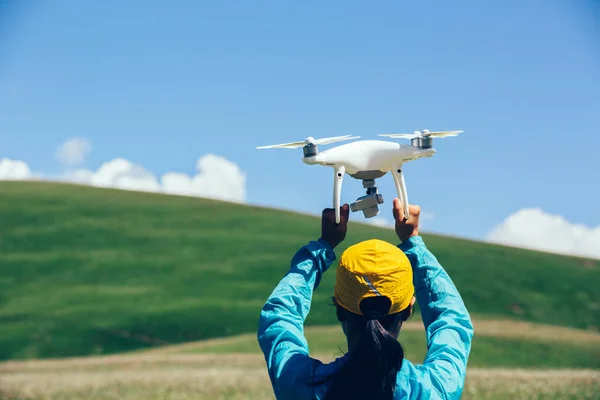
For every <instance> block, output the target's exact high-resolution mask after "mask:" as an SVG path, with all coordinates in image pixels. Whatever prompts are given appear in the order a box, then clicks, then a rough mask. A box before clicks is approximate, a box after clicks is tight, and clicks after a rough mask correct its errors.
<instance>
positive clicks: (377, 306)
mask: <svg viewBox="0 0 600 400" xmlns="http://www.w3.org/2000/svg"><path fill="white" fill-rule="evenodd" d="M363 303H364V304H363ZM386 304H387V307H386ZM389 305H390V302H389V299H388V298H386V297H372V298H367V299H365V300H363V301H362V302H361V311H362V312H363V314H365V315H362V316H361V315H357V314H353V313H350V312H348V311H346V310H344V309H342V308H339V307H338V319H340V320H344V319H348V323H349V326H350V329H352V330H353V331H355V333H356V334H357V335H360V336H359V337H360V339H359V342H358V343H357V344H356V345H355V346H354V347H353V348H352V351H351V352H350V354H349V357H348V360H347V361H346V362H345V363H344V365H343V366H342V367H341V368H340V370H339V371H338V372H337V373H336V374H335V375H333V376H332V377H331V379H332V382H331V385H330V387H329V390H328V392H327V395H326V396H325V400H338V399H348V400H351V399H373V400H392V399H393V397H394V390H395V388H396V376H397V374H398V371H400V368H401V367H402V361H403V359H404V350H403V349H402V346H401V345H400V343H399V342H398V340H397V339H396V338H395V337H394V336H393V335H392V334H390V332H388V329H390V328H391V327H392V326H393V325H394V324H397V323H398V322H399V321H398V319H399V318H402V320H406V319H407V317H408V315H409V314H410V310H408V309H407V310H404V311H402V312H400V313H398V314H393V315H386V316H384V317H380V316H381V315H382V314H384V313H385V312H386V311H387V310H389ZM363 306H364V307H363ZM363 308H365V310H363Z"/></svg>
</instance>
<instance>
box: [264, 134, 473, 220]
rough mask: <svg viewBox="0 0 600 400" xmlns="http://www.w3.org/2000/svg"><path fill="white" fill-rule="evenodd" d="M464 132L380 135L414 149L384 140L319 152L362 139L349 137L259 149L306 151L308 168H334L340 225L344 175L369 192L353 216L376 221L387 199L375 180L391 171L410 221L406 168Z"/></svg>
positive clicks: (348, 144) (353, 206)
mask: <svg viewBox="0 0 600 400" xmlns="http://www.w3.org/2000/svg"><path fill="white" fill-rule="evenodd" d="M462 132H463V131H440V132H430V131H428V130H427V129H425V130H423V131H415V132H413V133H390V134H380V135H379V136H386V137H390V138H402V139H410V141H411V144H410V145H405V144H399V143H395V142H387V141H383V140H359V141H356V142H352V143H347V144H344V145H341V146H337V147H334V148H332V149H328V150H325V151H322V152H319V149H318V145H324V144H330V143H335V142H340V141H344V140H351V139H358V138H359V137H360V136H351V135H345V136H335V137H330V138H323V139H315V138H313V137H308V138H306V139H305V140H303V141H298V142H291V143H284V144H276V145H272V146H260V147H257V149H272V148H283V149H292V148H298V147H303V150H304V157H303V158H302V161H303V162H304V163H305V164H308V165H315V164H319V165H326V166H330V167H333V169H334V172H335V175H334V178H333V179H334V184H333V207H334V209H335V219H336V222H337V223H339V222H340V197H341V193H342V180H343V178H344V174H348V175H350V176H351V177H352V178H355V179H361V180H362V181H363V187H364V188H366V189H367V195H366V196H363V197H359V198H358V199H357V200H356V202H354V203H352V204H351V205H350V209H351V210H352V212H356V211H361V210H362V211H363V214H364V216H365V218H372V217H374V216H376V215H378V214H379V207H378V204H383V196H381V194H379V193H378V192H377V187H376V186H375V179H378V178H381V177H383V176H384V175H385V174H387V173H388V172H389V171H391V172H392V176H393V177H394V182H395V184H396V190H397V191H398V198H399V199H400V200H401V201H402V202H403V204H404V216H405V217H406V218H408V216H409V213H408V194H407V192H406V184H405V183H404V175H403V174H402V165H403V164H404V163H405V162H408V161H413V160H416V159H419V158H423V157H431V156H433V155H434V154H435V149H433V148H432V145H433V138H444V137H448V136H456V135H458V134H459V133H462Z"/></svg>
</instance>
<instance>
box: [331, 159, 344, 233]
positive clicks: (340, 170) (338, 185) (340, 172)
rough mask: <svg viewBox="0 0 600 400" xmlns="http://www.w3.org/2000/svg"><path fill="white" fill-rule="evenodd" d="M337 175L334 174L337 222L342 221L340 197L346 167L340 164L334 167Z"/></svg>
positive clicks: (334, 201)
mask: <svg viewBox="0 0 600 400" xmlns="http://www.w3.org/2000/svg"><path fill="white" fill-rule="evenodd" d="M334 172H335V175H334V176H333V208H334V209H335V222H336V223H337V224H339V223H340V199H341V197H342V182H343V180H344V174H345V173H346V167H344V166H343V165H338V166H336V167H335V168H334Z"/></svg>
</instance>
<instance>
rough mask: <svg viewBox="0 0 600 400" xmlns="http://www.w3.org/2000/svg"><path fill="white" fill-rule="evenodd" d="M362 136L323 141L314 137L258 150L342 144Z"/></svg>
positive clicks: (330, 138) (346, 136) (260, 147)
mask: <svg viewBox="0 0 600 400" xmlns="http://www.w3.org/2000/svg"><path fill="white" fill-rule="evenodd" d="M359 137H360V136H352V135H344V136H333V137H328V138H322V139H315V138H313V137H312V136H309V137H307V138H306V139H304V140H302V141H297V142H290V143H282V144H273V145H270V146H259V147H257V149H295V148H298V147H304V146H307V145H311V144H312V145H320V144H330V143H335V142H341V141H343V140H351V139H358V138H359Z"/></svg>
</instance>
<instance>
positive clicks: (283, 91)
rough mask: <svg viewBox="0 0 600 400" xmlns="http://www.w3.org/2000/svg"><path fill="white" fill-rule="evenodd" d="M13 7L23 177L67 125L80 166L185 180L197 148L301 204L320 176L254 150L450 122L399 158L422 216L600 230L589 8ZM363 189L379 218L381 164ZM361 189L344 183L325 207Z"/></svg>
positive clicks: (307, 202)
mask: <svg viewBox="0 0 600 400" xmlns="http://www.w3.org/2000/svg"><path fill="white" fill-rule="evenodd" d="M16 3H17V2H16V1H14V2H10V3H9V2H4V4H3V6H0V158H2V157H8V158H10V159H14V160H23V161H24V162H26V163H27V164H28V165H29V167H30V168H31V169H32V170H33V171H39V172H43V173H46V174H58V173H60V171H61V170H62V168H63V167H62V166H61V164H60V163H58V162H57V160H56V157H55V151H56V148H57V147H58V146H59V145H60V144H61V143H63V142H64V141H65V140H67V139H69V138H71V137H82V138H86V139H87V140H89V141H90V142H91V143H92V146H93V150H92V151H91V153H90V154H89V155H88V157H87V158H86V159H85V164H84V167H85V168H88V169H90V170H97V169H98V168H99V167H100V166H101V165H102V164H103V163H105V162H107V161H109V160H111V159H115V158H118V157H122V158H124V159H126V160H130V161H131V162H132V163H136V164H140V165H142V166H144V168H146V169H147V170H149V171H151V172H152V173H154V174H156V175H161V174H164V173H167V172H169V171H177V172H182V173H186V174H190V175H191V174H194V173H195V164H196V161H197V160H198V158H199V157H200V156H202V155H203V154H207V153H211V154H216V155H219V156H223V157H225V158H227V159H228V160H231V161H233V162H235V163H236V164H237V165H238V166H239V167H240V168H241V169H242V170H243V171H244V172H245V174H246V177H247V180H246V191H247V195H246V201H247V202H249V203H254V204H261V205H268V206H275V207H281V208H288V209H294V210H299V211H303V212H311V213H319V212H320V210H321V209H322V208H323V207H328V206H330V205H331V197H332V195H331V192H332V172H331V171H330V170H329V169H327V168H323V167H316V166H312V167H309V166H306V165H304V164H302V162H301V161H300V157H301V149H295V150H269V151H265V150H263V151H258V150H255V147H256V146H259V145H264V144H273V143H281V142H287V141H294V140H300V139H304V138H305V137H307V136H315V137H323V136H337V135H342V134H348V133H351V134H355V135H360V136H362V138H375V137H376V136H375V135H376V134H377V133H379V132H412V131H413V130H415V129H424V128H428V129H462V130H464V131H465V132H464V134H463V135H461V136H459V137H454V138H448V139H444V140H442V141H438V142H437V143H436V148H437V149H438V152H437V154H436V155H435V157H433V158H431V159H427V160H418V161H415V162H413V163H411V164H407V166H406V167H405V169H404V170H405V173H406V182H407V186H408V193H409V199H410V200H411V202H413V203H418V204H420V205H421V206H422V207H423V209H424V210H426V211H427V212H429V213H431V214H434V215H435V217H434V218H429V219H428V220H427V221H426V222H425V226H426V227H427V228H428V229H429V230H431V231H437V232H442V233H446V234H452V235H458V236H466V237H472V238H484V237H485V236H486V234H488V233H489V232H490V230H492V229H493V228H494V227H497V226H498V225H499V224H501V223H502V222H503V221H505V219H506V218H507V217H509V216H510V215H511V214H513V213H515V212H517V211H518V210H520V209H527V208H532V207H535V208H539V209H541V210H543V212H544V213H547V214H548V215H556V216H562V217H563V218H564V219H565V220H566V221H568V222H569V223H570V224H583V225H585V226H586V227H587V228H589V229H595V228H594V227H597V226H599V225H600V208H599V207H598V204H600V202H599V200H600V189H599V184H598V182H599V181H600V179H599V177H598V176H599V173H598V171H599V170H600V157H598V149H599V148H600V139H599V136H600V126H599V125H598V121H599V118H600V6H598V4H597V3H596V2H592V1H589V2H586V1H579V2H571V1H555V0H537V1H536V0H531V1H527V2H521V1H503V2H483V1H466V0H465V1H460V2H442V1H421V2H407V1H396V2H391V1H386V2H375V3H367V2H358V1H343V2H342V1H329V2H317V1H303V2H275V1H270V2H269V1H258V2H231V1H219V2H205V1H179V2H176V5H174V3H172V4H168V2H163V1H150V0H148V1H144V2H142V1H137V0H132V1H128V2H120V1H115V0H111V1H103V2H78V1H63V0H57V1H53V2H41V1H30V2H19V5H18V6H17V5H16ZM378 185H379V188H380V190H381V192H382V193H383V195H384V198H385V199H386V203H385V204H384V205H383V211H382V214H383V215H384V216H386V217H388V216H391V212H390V211H389V208H391V200H392V198H393V197H395V196H396V194H395V188H394V185H393V181H392V177H391V176H386V177H384V178H383V179H382V180H380V182H379V183H378ZM362 194H363V189H362V186H361V183H360V181H355V180H351V179H349V178H346V180H345V183H344V192H343V201H345V202H351V201H353V200H355V199H356V197H357V196H360V195H362ZM386 204H387V207H386ZM353 217H354V218H355V219H357V220H359V219H362V216H361V215H360V214H353ZM525 225H527V224H525ZM587 228H586V229H587ZM586 232H588V233H590V232H595V231H586Z"/></svg>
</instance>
